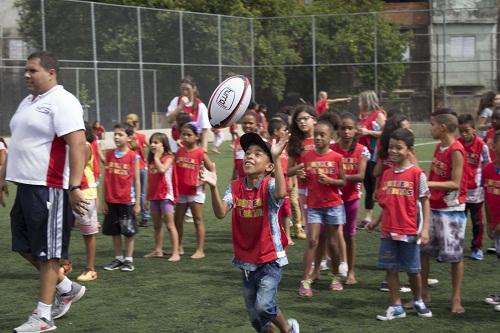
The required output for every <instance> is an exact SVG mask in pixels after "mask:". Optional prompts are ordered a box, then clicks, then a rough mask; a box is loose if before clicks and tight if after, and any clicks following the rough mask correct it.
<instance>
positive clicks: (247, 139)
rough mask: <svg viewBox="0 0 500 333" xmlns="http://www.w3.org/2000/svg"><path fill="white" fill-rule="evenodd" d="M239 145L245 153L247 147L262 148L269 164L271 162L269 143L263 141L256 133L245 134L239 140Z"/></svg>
mask: <svg viewBox="0 0 500 333" xmlns="http://www.w3.org/2000/svg"><path fill="white" fill-rule="evenodd" d="M240 145H241V148H243V151H247V149H248V147H250V146H251V145H256V146H259V147H260V148H262V150H263V151H264V152H265V153H266V154H267V156H269V160H270V161H271V163H272V162H273V155H272V154H271V145H270V144H269V142H267V141H264V139H262V138H261V136H260V135H258V134H257V133H245V134H243V135H242V136H241V138H240Z"/></svg>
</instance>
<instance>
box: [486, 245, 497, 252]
mask: <svg viewBox="0 0 500 333" xmlns="http://www.w3.org/2000/svg"><path fill="white" fill-rule="evenodd" d="M486 252H488V253H489V254H495V253H497V249H495V247H494V246H493V247H489V248H487V249H486Z"/></svg>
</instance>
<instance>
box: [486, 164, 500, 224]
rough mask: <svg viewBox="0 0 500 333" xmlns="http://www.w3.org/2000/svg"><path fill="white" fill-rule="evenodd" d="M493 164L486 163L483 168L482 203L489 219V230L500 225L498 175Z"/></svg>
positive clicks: (499, 179) (499, 182)
mask: <svg viewBox="0 0 500 333" xmlns="http://www.w3.org/2000/svg"><path fill="white" fill-rule="evenodd" d="M495 168H497V167H496V166H495V163H494V162H491V163H488V164H487V165H486V166H485V167H484V168H483V175H482V177H483V186H484V201H485V202H486V207H487V209H486V214H488V216H489V217H490V220H489V221H490V228H494V227H495V226H496V225H497V224H499V223H500V209H499V208H498V207H499V206H500V174H498V173H497V172H496V170H495Z"/></svg>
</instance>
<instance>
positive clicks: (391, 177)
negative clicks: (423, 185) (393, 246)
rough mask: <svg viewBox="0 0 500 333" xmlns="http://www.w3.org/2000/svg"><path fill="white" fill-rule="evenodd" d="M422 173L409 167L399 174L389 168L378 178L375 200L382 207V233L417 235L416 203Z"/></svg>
mask: <svg viewBox="0 0 500 333" xmlns="http://www.w3.org/2000/svg"><path fill="white" fill-rule="evenodd" d="M422 173H423V171H422V170H420V168H418V167H416V166H411V167H410V168H408V169H406V170H404V171H401V172H395V171H394V168H390V169H388V170H386V171H385V172H384V173H383V174H382V176H381V177H380V189H379V191H378V195H377V199H378V203H379V205H380V207H382V225H381V229H382V231H383V232H384V233H391V232H394V233H398V234H401V235H416V234H417V231H418V223H417V218H418V209H417V201H418V199H419V198H418V196H419V180H420V175H421V174H422Z"/></svg>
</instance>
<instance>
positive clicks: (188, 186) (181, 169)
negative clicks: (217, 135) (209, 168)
mask: <svg viewBox="0 0 500 333" xmlns="http://www.w3.org/2000/svg"><path fill="white" fill-rule="evenodd" d="M205 154H206V153H205V150H204V149H203V148H201V147H197V148H196V149H194V150H192V151H189V152H188V151H187V150H186V148H185V147H179V150H177V154H176V155H175V173H176V177H177V189H178V191H179V195H195V194H196V189H197V187H198V186H199V181H198V177H199V174H200V167H201V162H203V159H204V157H205Z"/></svg>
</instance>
